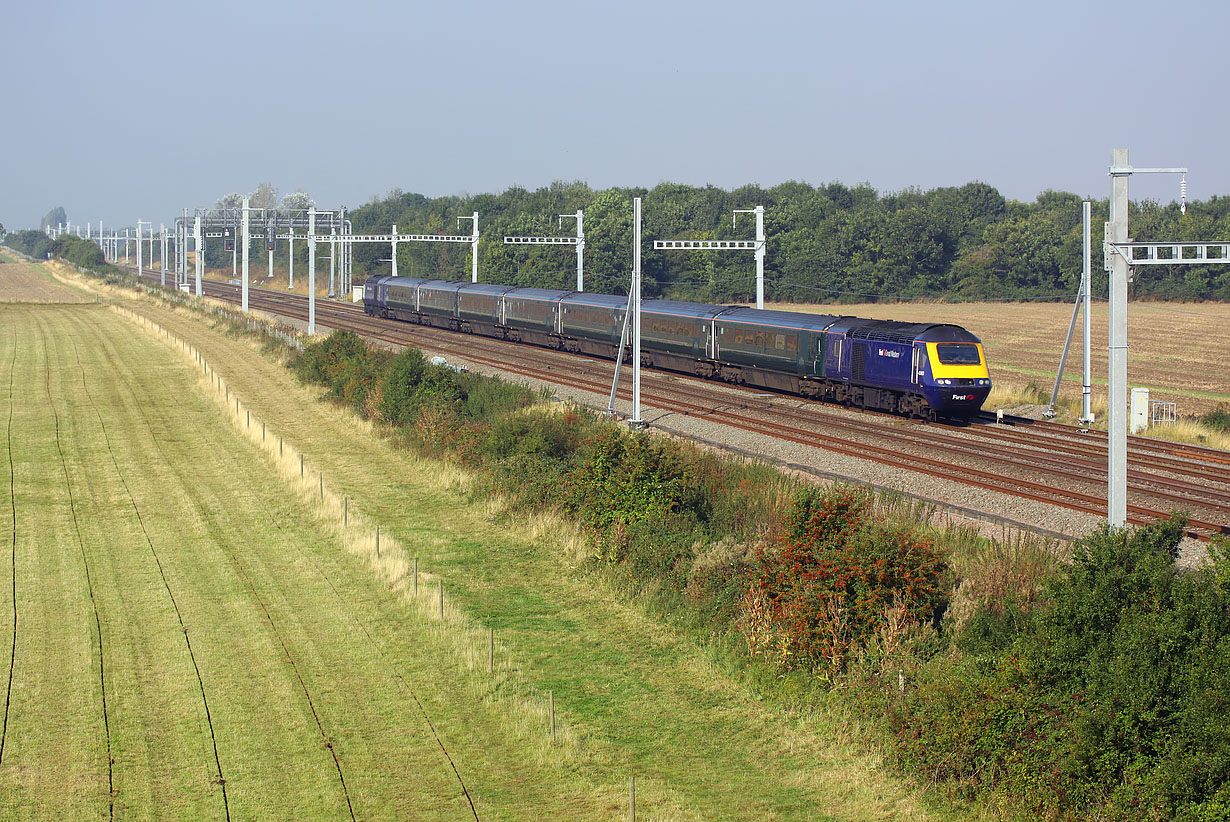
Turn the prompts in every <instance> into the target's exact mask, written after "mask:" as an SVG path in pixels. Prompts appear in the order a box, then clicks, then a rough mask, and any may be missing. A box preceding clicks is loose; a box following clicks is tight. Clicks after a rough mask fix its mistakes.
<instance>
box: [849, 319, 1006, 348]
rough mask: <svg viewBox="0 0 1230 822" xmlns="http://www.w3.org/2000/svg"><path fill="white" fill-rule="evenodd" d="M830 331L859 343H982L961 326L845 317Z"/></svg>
mask: <svg viewBox="0 0 1230 822" xmlns="http://www.w3.org/2000/svg"><path fill="white" fill-rule="evenodd" d="M829 330H830V331H835V332H838V333H844V334H846V335H847V336H849V337H853V338H856V339H865V340H880V341H882V342H897V343H914V342H966V343H978V342H982V340H980V339H978V338H977V337H975V336H974V335H973V334H971V333H969V332H968V331H966V330H965V329H964V328H962V327H961V326H959V325H950V324H948V323H903V322H897V321H896V320H865V319H862V318H859V317H843V318H841V320H840V321H838V322H836V323H834V324H833V327H832V328H831V329H829Z"/></svg>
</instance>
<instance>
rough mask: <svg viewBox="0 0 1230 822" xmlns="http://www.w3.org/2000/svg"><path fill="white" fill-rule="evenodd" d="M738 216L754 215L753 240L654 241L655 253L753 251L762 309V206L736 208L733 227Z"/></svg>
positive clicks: (763, 251) (763, 250) (757, 293)
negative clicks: (754, 229)
mask: <svg viewBox="0 0 1230 822" xmlns="http://www.w3.org/2000/svg"><path fill="white" fill-rule="evenodd" d="M740 214H755V215H756V239H755V240H654V241H653V247H654V250H655V251H754V252H756V307H757V308H764V257H765V236H764V206H756V207H755V208H736V209H735V210H734V214H733V215H732V217H731V224H732V225H733V224H734V223H735V221H736V220H738V217H739V215H740Z"/></svg>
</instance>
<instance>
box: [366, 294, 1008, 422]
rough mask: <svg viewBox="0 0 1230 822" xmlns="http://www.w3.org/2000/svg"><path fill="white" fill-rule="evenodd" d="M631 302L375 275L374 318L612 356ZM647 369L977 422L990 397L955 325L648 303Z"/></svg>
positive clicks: (970, 345)
mask: <svg viewBox="0 0 1230 822" xmlns="http://www.w3.org/2000/svg"><path fill="white" fill-rule="evenodd" d="M627 305H628V301H627V298H626V297H618V296H614V295H611V294H593V293H588V292H578V291H557V290H551V289H541V288H516V287H513V286H503V285H499V286H497V285H485V284H477V283H459V282H448V281H443V280H422V279H415V278H411V277H390V276H376V277H371V278H369V279H368V280H367V282H366V283H365V284H364V290H363V306H364V311H366V312H367V313H368V314H370V315H372V316H379V317H388V318H392V319H397V320H405V321H408V322H415V323H420V324H423V325H430V326H434V327H437V328H446V329H450V330H453V331H460V332H468V333H476V334H482V335H484V336H490V337H497V338H501V339H507V340H514V341H517V342H526V343H532V344H534V345H540V346H547V347H550V348H556V349H559V350H563V351H572V352H577V353H585V354H591V355H594V356H600V357H608V358H614V357H615V356H617V353H618V350H619V341H620V336H621V334H622V332H623V328H624V315H625V314H626V313H627ZM641 352H642V353H641V357H642V364H643V365H647V366H655V367H659V368H665V369H669V370H673V371H680V372H683V373H688V374H695V375H697V376H701V377H706V378H709V379H717V380H723V381H726V382H731V383H737V384H744V385H754V386H758V387H763V388H767V389H772V390H775V391H785V392H789V393H793V394H800V395H802V396H805V397H811V398H815V399H820V400H826V401H829V402H835V403H841V404H844V405H851V406H855V407H861V408H870V409H876V410H880V411H888V412H892V413H898V414H904V415H907V416H910V417H918V418H923V419H936V418H939V417H943V418H948V419H968V418H969V417H970V416H972V415H973V414H974V413H975V412H977V411H978V410H979V409H980V408H981V407H982V403H983V402H984V401H985V400H986V397H987V394H988V393H990V391H991V378H990V374H989V372H988V370H987V363H986V357H985V354H984V352H983V349H982V343H981V341H980V340H979V339H978V338H977V337H976V336H974V335H973V334H971V333H969V332H968V331H966V330H965V329H964V328H961V327H960V326H955V325H949V324H946V323H901V322H893V321H891V320H867V319H861V318H858V317H849V316H835V315H822V314H804V313H800V312H794V311H766V310H760V309H755V308H746V307H743V306H725V305H711V304H704V303H689V302H680V301H674V300H646V301H645V302H644V303H642V305H641Z"/></svg>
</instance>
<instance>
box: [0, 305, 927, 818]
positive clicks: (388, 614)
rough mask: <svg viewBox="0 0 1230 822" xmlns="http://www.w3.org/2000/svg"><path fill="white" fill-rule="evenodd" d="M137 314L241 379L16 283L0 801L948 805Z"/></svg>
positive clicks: (501, 808)
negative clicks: (414, 563) (492, 644)
mask: <svg viewBox="0 0 1230 822" xmlns="http://www.w3.org/2000/svg"><path fill="white" fill-rule="evenodd" d="M141 310H142V311H144V312H146V313H148V314H150V315H152V316H154V317H156V318H157V319H158V320H159V321H160V322H162V323H163V324H164V325H166V326H168V327H173V328H174V329H175V330H176V331H177V332H178V333H181V334H182V335H183V336H184V337H186V338H188V340H189V342H190V343H191V344H192V345H194V346H195V347H196V348H197V349H198V350H199V351H200V352H201V353H202V354H203V355H204V356H205V357H206V358H208V360H209V361H210V362H211V363H215V364H217V366H216V367H217V368H218V369H219V370H220V371H221V372H222V374H223V375H224V376H225V378H226V383H227V388H226V389H225V392H226V393H225V394H218V395H215V394H214V390H215V389H214V386H213V384H212V383H211V382H208V381H206V380H205V378H203V377H202V376H201V373H200V372H199V371H197V370H196V369H195V367H194V366H195V361H194V360H192V359H190V358H189V357H188V355H187V354H186V353H184V352H183V351H180V353H175V349H173V348H171V347H169V346H168V345H167V344H166V343H165V342H164V341H160V340H159V339H157V338H154V337H153V336H151V335H149V334H148V333H146V332H145V331H142V330H138V328H139V327H138V326H136V325H135V324H133V323H132V322H131V321H129V320H127V319H125V318H123V317H121V316H120V315H119V314H117V313H115V312H113V311H112V310H111V309H109V308H107V307H105V306H94V305H88V306H47V307H41V306H28V305H9V306H0V330H2V331H3V332H5V333H3V334H2V335H0V394H2V395H3V396H4V397H5V398H6V399H5V402H6V405H7V409H6V411H7V413H0V420H2V421H3V424H5V425H6V431H5V436H4V438H3V439H0V442H2V443H4V445H3V449H4V455H3V457H0V466H4V464H5V463H8V466H7V467H8V468H9V470H8V472H7V473H8V474H9V476H8V482H7V483H3V482H0V485H7V486H8V496H9V500H8V502H9V504H8V505H7V506H0V508H3V513H0V533H4V534H6V535H7V534H8V533H9V532H11V540H9V542H10V544H9V545H8V546H7V548H8V550H7V551H3V552H0V583H3V584H0V606H2V607H0V694H4V697H3V698H4V704H3V710H4V717H5V720H4V726H3V737H2V739H3V742H2V747H0V818H21V819H26V818H42V819H84V818H97V817H100V816H101V817H108V818H109V817H112V816H116V817H120V818H183V819H197V818H216V819H225V818H227V817H228V815H229V817H230V818H233V819H270V818H295V819H326V818H327V819H338V818H350V816H351V815H352V814H353V816H354V818H364V819H367V818H371V819H381V818H387V819H394V818H396V819H466V818H471V819H472V818H474V816H475V815H476V814H477V815H478V816H479V817H480V818H482V819H524V818H554V819H619V818H626V812H627V811H626V794H627V785H628V777H629V776H631V775H635V776H636V777H637V786H638V818H640V819H747V818H765V819H886V818H911V819H914V818H918V819H923V818H929V817H930V813H929V812H928V811H926V810H925V809H924V806H923V805H922V803H921V800H920V797H919V795H918V794H917V793H916V792H914V791H911V790H910V789H907V788H905V787H903V786H902V785H901V784H899V783H898V782H896V781H895V780H894V779H892V778H890V777H888V776H886V775H885V774H884V773H883V772H882V771H881V770H880V769H879V767H878V765H877V761H876V758H875V757H873V756H869V755H867V754H865V753H862V752H860V749H859V747H858V745H857V744H855V743H854V742H852V741H851V740H852V739H854V738H855V737H857V734H856V733H855V732H854V731H853V730H852V729H851V728H848V727H846V726H845V725H844V724H843V722H842V721H841V719H840V717H834V716H830V715H827V714H824V713H822V712H818V713H808V714H805V715H803V714H796V715H782V714H781V713H779V712H776V711H774V710H771V709H770V708H768V707H767V706H763V705H761V704H760V703H759V702H758V700H756V699H755V698H754V696H753V695H752V694H751V693H750V692H749V691H748V690H747V689H746V688H745V687H744V686H742V685H741V684H740V683H739V682H737V681H735V680H734V679H732V678H731V677H730V676H729V675H728V674H727V673H725V672H724V669H723V667H722V666H721V665H718V664H715V661H714V659H712V658H710V656H709V654H708V653H707V652H706V651H705V650H703V649H698V648H697V647H696V646H695V645H694V643H693V642H692V641H691V639H689V638H688V637H687V636H686V635H685V634H681V633H676V632H675V631H674V630H672V629H671V628H669V627H665V626H663V625H662V624H661V623H659V622H658V621H656V620H655V619H654V618H652V617H650V616H648V615H647V614H646V613H644V612H643V611H642V610H641V609H640V608H639V607H638V606H637V605H636V604H635V603H628V602H627V601H626V600H624V599H623V598H622V597H621V596H620V595H618V594H617V593H616V592H615V591H614V590H612V589H611V588H610V587H609V585H608V584H607V583H606V582H604V581H603V580H602V579H601V578H596V577H592V576H587V575H584V574H581V573H580V572H578V571H577V570H575V569H574V568H573V567H572V562H573V560H574V559H575V549H576V546H575V543H572V542H570V541H569V540H568V539H567V538H566V536H567V535H566V529H561V528H560V525H559V524H558V523H554V522H541V523H527V522H524V521H518V522H505V521H504V518H503V515H502V514H501V513H500V511H499V509H498V506H495V507H492V506H490V505H488V504H486V503H484V502H483V501H481V500H474V499H471V498H470V497H469V496H468V495H467V492H466V478H465V477H464V476H463V475H460V474H457V473H456V472H453V471H450V470H449V469H446V468H443V467H442V466H439V465H435V464H431V463H425V462H421V461H419V460H416V459H414V458H412V457H409V456H407V455H406V454H405V453H402V452H400V451H398V450H397V449H395V448H393V447H391V446H390V445H389V444H388V443H386V442H385V441H383V440H381V439H379V438H376V437H373V436H372V435H371V434H370V433H369V432H366V431H364V430H362V428H361V427H360V426H358V425H356V423H355V422H354V420H353V419H351V418H349V417H348V416H346V415H344V414H342V413H340V412H338V411H336V410H335V409H333V408H331V407H329V406H327V405H323V404H320V403H318V402H316V401H315V399H314V396H313V395H312V394H311V392H309V391H307V390H305V389H303V388H301V387H299V386H298V385H296V384H295V383H294V382H293V380H292V379H291V378H290V377H289V376H288V375H287V374H286V372H285V371H284V370H283V369H281V368H280V367H279V366H277V365H275V364H273V363H270V362H268V361H267V360H264V359H263V358H261V357H259V356H258V355H257V354H256V352H255V351H254V350H253V349H252V348H251V347H250V345H249V344H248V343H247V342H245V341H242V340H236V339H233V338H229V337H227V336H225V335H223V334H220V333H217V332H214V331H212V330H209V329H207V328H204V327H202V326H201V325H200V324H199V322H197V321H195V320H191V319H187V318H185V317H183V316H180V315H177V314H175V313H173V312H171V311H169V310H166V309H159V308H154V307H152V306H144V307H142V309H141ZM218 390H221V389H218ZM231 392H235V393H237V394H238V395H239V396H240V397H242V398H243V403H244V407H243V410H242V414H240V415H239V416H238V417H235V416H234V415H232V417H231V418H228V415H227V413H226V412H225V411H223V408H224V407H226V408H228V409H229V408H230V407H231V405H230V404H231V403H232V402H233V395H232V394H231ZM249 410H250V411H251V413H252V414H253V415H255V417H254V418H256V419H259V420H260V421H261V422H262V423H264V424H267V426H268V430H269V432H270V436H269V438H268V439H267V440H266V443H265V446H264V448H263V449H262V448H261V446H260V444H259V432H257V431H256V429H255V428H254V427H249V426H248V424H247V417H246V415H247V413H248V411H249ZM273 432H277V435H278V436H279V437H285V438H286V442H287V443H288V446H287V447H288V448H289V443H294V444H295V445H297V446H298V447H299V448H301V449H302V450H303V452H305V454H306V455H307V460H308V464H309V466H311V470H320V471H323V472H324V475H325V476H326V477H327V478H328V479H327V482H328V483H329V488H330V494H329V504H328V505H326V506H325V507H324V509H321V507H320V506H319V505H317V504H316V503H314V502H313V500H312V497H313V491H314V489H315V484H314V482H312V477H311V476H310V475H309V477H308V480H307V481H306V482H305V483H304V484H303V485H302V486H300V485H299V483H298V482H297V473H295V470H294V467H295V463H293V462H290V464H289V465H288V464H287V461H288V460H290V459H291V458H290V456H289V454H288V455H287V457H286V458H285V459H284V460H283V461H282V462H281V463H279V462H278V461H277V460H275V459H273V456H272V455H273V453H274V449H275V446H274V444H273V440H272V433H273ZM335 494H345V495H346V496H347V498H348V500H349V505H350V506H352V507H351V508H350V509H349V510H350V511H351V512H352V513H351V516H352V517H354V519H353V520H352V523H356V524H354V525H352V528H351V530H352V531H353V530H354V528H356V527H363V528H367V527H369V526H370V525H371V524H374V523H380V524H381V526H382V528H383V529H384V531H383V533H384V534H385V540H386V541H385V548H384V553H383V555H382V556H380V557H377V556H376V555H375V553H374V551H373V544H372V540H371V539H370V537H369V536H364V537H362V538H355V536H354V535H353V534H350V533H348V532H345V531H343V530H342V529H341V528H340V527H339V523H338V522H337V520H338V515H339V513H340V512H339V511H338V510H337V502H336V501H337V497H336V496H335ZM358 522H362V523H365V524H364V525H363V526H359V525H357V523H358ZM365 533H366V532H365ZM397 544H400V545H401V546H404V550H405V553H401V554H399V552H398V549H397V548H396V545H397ZM412 557H417V558H419V560H420V562H421V566H422V568H423V570H424V572H425V575H424V584H423V589H422V590H421V592H420V595H419V596H418V597H417V598H416V597H415V596H414V595H413V594H412V587H411V582H410V581H409V579H408V578H407V577H406V570H407V568H409V567H410V564H409V563H410V560H411V558H412ZM439 581H442V582H443V584H444V586H445V590H446V592H447V600H448V608H447V619H445V620H443V621H442V620H440V619H439V618H438V617H437V616H435V613H434V611H435V599H434V595H435V594H434V592H435V590H436V589H435V588H434V585H435V583H436V582H439ZM487 627H492V628H494V629H495V631H496V637H497V648H496V651H497V653H496V671H495V673H494V674H490V673H488V672H487V670H486V646H485V630H484V629H485V628H487ZM551 693H553V694H554V699H555V704H556V707H557V711H558V717H557V722H558V740H557V742H555V743H554V744H552V742H551V741H550V736H549V732H548V730H547V705H548V695H549V694H551ZM463 782H464V785H465V787H466V792H464V793H463V791H462V788H461V785H462V783H463ZM467 794H468V796H467ZM470 801H472V802H473V807H474V809H475V810H474V811H472V810H471V806H470Z"/></svg>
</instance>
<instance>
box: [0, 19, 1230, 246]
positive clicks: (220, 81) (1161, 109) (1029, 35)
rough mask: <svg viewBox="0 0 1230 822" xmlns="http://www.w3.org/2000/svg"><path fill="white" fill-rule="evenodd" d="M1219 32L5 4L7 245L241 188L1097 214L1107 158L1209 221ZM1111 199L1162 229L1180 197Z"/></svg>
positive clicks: (1100, 24)
mask: <svg viewBox="0 0 1230 822" xmlns="http://www.w3.org/2000/svg"><path fill="white" fill-rule="evenodd" d="M1228 21H1230V8H1228V7H1227V6H1226V5H1225V4H1223V3H1214V2H1178V3H1173V4H1170V5H1168V6H1167V7H1166V10H1165V12H1164V13H1162V12H1159V11H1158V7H1157V6H1156V5H1154V4H1147V3H1144V2H1136V1H1135V0H1132V2H1117V3H1112V2H1108V1H1107V0H1097V1H1096V2H1091V3H1085V4H1079V5H1071V6H1070V5H1068V4H1065V3H1059V2H1052V0H1044V2H1040V3H1035V4H1030V5H1029V6H1028V7H1021V8H1020V9H1016V8H1006V7H1003V8H1001V7H1000V6H998V5H996V4H985V3H976V2H967V1H966V0H962V1H961V2H949V3H944V4H941V5H937V6H931V7H926V8H924V7H920V6H918V5H917V4H910V3H898V2H884V3H879V4H859V5H857V6H855V5H851V6H848V7H847V6H830V5H828V4H818V3H805V2H798V1H797V0H792V1H791V2H779V3H773V4H767V5H764V6H761V7H757V8H753V7H750V6H746V5H744V4H736V3H730V2H716V3H703V4H702V3H670V2H666V3H662V2H659V3H653V4H651V3H646V2H643V0H632V2H624V3H621V4H619V5H618V6H617V7H611V6H606V5H600V4H581V3H566V2H562V0H560V1H556V0H536V1H531V2H524V3H519V4H500V3H471V4H469V5H467V6H464V7H452V6H449V7H440V6H437V5H430V6H429V5H425V4H417V3H401V4H395V3H382V2H360V3H356V4H350V5H347V6H346V7H344V8H343V7H340V6H339V7H336V8H332V7H331V8H324V9H319V10H316V9H313V10H311V11H305V10H304V9H303V7H302V6H297V5H294V4H290V3H286V2H275V3H260V4H243V3H236V2H233V1H232V0H226V1H225V2H221V3H217V4H214V5H213V6H212V7H210V8H209V9H205V10H201V9H199V8H198V9H193V8H189V7H185V6H182V5H171V6H165V5H161V4H159V5H154V4H141V3H134V2H131V0H121V2H119V3H116V4H110V5H105V6H99V5H96V4H85V3H81V2H77V0H73V1H72V2H65V3H60V4H57V5H55V6H43V7H37V6H34V5H32V4H22V5H20V6H18V7H15V8H13V9H11V10H9V11H8V12H7V18H6V33H7V34H8V35H9V36H8V38H7V42H6V48H5V49H4V50H3V51H2V52H0V76H2V77H3V80H4V85H5V88H6V90H7V92H8V93H7V94H6V103H7V105H6V106H5V110H6V113H7V114H8V117H7V125H6V127H5V128H3V129H0V135H2V136H0V179H2V180H3V196H0V223H3V224H4V225H5V227H7V228H9V229H16V228H28V227H37V226H38V223H39V220H40V218H41V217H42V216H43V215H44V214H46V213H47V212H48V211H50V210H51V209H52V208H54V207H56V206H63V207H64V209H65V211H66V212H67V214H68V217H69V219H70V220H71V221H72V222H73V223H82V224H84V223H86V222H91V223H94V224H97V222H98V221H99V220H100V219H101V220H103V221H104V222H105V223H106V224H108V225H133V224H135V222H136V220H137V219H138V218H140V219H142V220H146V221H149V220H152V221H154V223H155V224H157V223H159V222H163V221H166V222H169V221H171V220H172V219H173V218H174V217H175V215H177V214H179V213H180V210H181V209H183V208H185V207H187V208H194V207H203V206H210V205H212V204H213V203H214V202H215V201H216V200H217V199H218V198H219V197H221V196H223V195H224V194H226V193H228V192H232V191H238V192H241V193H246V192H249V191H251V190H252V189H254V188H255V187H256V186H257V184H258V183H261V182H270V183H272V184H273V185H274V186H275V187H276V188H277V189H278V191H279V193H283V194H284V193H287V192H289V191H293V190H295V189H297V188H302V189H304V190H306V191H307V192H308V193H309V194H311V196H312V197H313V198H314V199H315V200H316V202H317V204H318V205H319V206H320V207H321V208H333V207H337V206H342V205H345V206H347V207H349V208H355V207H358V206H360V205H362V204H364V203H367V202H369V201H370V200H371V199H372V198H373V197H382V196H384V195H386V194H387V193H388V192H390V191H392V190H394V189H401V190H403V191H406V192H415V193H420V194H424V195H426V196H445V195H458V194H464V193H499V192H501V191H504V190H506V189H507V188H508V187H509V186H511V185H520V186H523V187H525V188H527V189H530V190H533V189H537V188H541V187H543V186H546V185H549V184H550V183H551V182H553V181H556V180H569V181H570V180H581V181H584V182H586V183H587V184H588V185H590V186H591V187H593V188H595V189H603V188H609V187H612V186H621V187H634V186H643V187H647V188H652V187H653V186H655V185H657V184H658V183H659V182H664V181H669V182H676V183H685V184H689V185H697V186H703V185H706V184H711V185H715V186H718V187H721V188H725V189H731V188H736V187H739V186H741V185H745V184H759V185H761V186H763V187H765V188H770V187H772V186H774V185H777V184H779V183H782V182H786V181H788V180H797V181H802V182H806V183H809V184H811V185H823V184H826V183H829V182H834V181H836V182H841V183H843V184H845V185H848V186H854V185H858V184H859V183H867V184H869V185H871V186H872V187H873V188H874V189H876V190H877V191H879V192H880V193H882V194H883V193H889V192H894V191H900V190H903V189H908V188H919V189H922V190H928V189H933V188H937V187H942V186H960V185H964V184H965V183H968V182H972V181H981V182H985V183H987V184H989V185H991V186H994V187H995V188H996V189H998V190H999V191H1000V192H1001V193H1002V194H1003V195H1004V196H1005V197H1008V198H1010V199H1014V200H1021V201H1025V202H1030V201H1033V200H1034V199H1035V198H1036V197H1037V195H1038V194H1040V193H1042V192H1043V191H1045V190H1047V189H1054V190H1059V191H1068V192H1072V193H1075V194H1078V195H1080V196H1092V197H1096V198H1104V197H1106V195H1107V192H1108V190H1109V183H1108V180H1107V177H1106V169H1107V166H1108V165H1109V161H1110V152H1111V149H1113V148H1116V147H1126V148H1128V149H1129V151H1130V152H1131V154H1130V157H1131V162H1132V164H1133V165H1136V166H1165V167H1170V166H1186V167H1188V168H1189V169H1190V172H1189V174H1188V195H1189V198H1190V199H1193V200H1204V199H1208V198H1209V197H1211V196H1213V195H1218V194H1227V193H1230V169H1228V168H1227V167H1226V165H1225V161H1224V157H1223V154H1224V149H1223V142H1224V140H1223V138H1222V136H1221V133H1222V131H1223V129H1222V128H1221V127H1222V126H1224V125H1225V123H1226V121H1227V117H1228V115H1227V113H1226V111H1225V107H1224V106H1217V105H1212V104H1209V103H1207V102H1206V101H1215V100H1217V99H1220V94H1221V91H1222V86H1223V85H1224V81H1223V78H1224V68H1223V67H1222V66H1221V65H1219V61H1218V59H1217V55H1218V53H1219V50H1218V47H1217V46H1218V34H1219V33H1220V31H1222V29H1223V26H1222V25H1219V24H1224V23H1226V22H1228ZM1116 32H1122V34H1121V36H1120V37H1119V39H1120V40H1121V41H1122V44H1121V45H1120V44H1117V43H1116V42H1113V41H1112V40H1111V37H1110V35H1111V34H1112V33H1116ZM1155 32H1156V33H1155ZM1105 66H1113V67H1114V69H1113V71H1110V70H1108V69H1104V67H1105ZM1103 89H1117V91H1113V92H1107V93H1105V94H1104V95H1103V94H1102V90H1103ZM1141 101H1144V102H1141ZM1131 194H1132V198H1133V199H1153V200H1158V201H1160V202H1163V203H1167V202H1171V201H1173V200H1176V199H1178V194H1179V180H1178V178H1177V177H1175V176H1172V175H1148V176H1146V175H1137V176H1135V177H1133V179H1132V184H1131Z"/></svg>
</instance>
